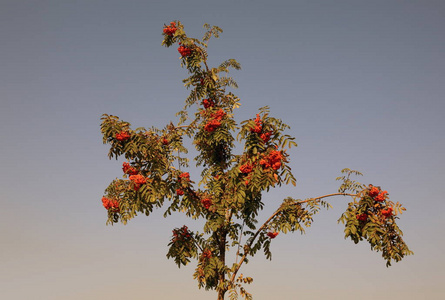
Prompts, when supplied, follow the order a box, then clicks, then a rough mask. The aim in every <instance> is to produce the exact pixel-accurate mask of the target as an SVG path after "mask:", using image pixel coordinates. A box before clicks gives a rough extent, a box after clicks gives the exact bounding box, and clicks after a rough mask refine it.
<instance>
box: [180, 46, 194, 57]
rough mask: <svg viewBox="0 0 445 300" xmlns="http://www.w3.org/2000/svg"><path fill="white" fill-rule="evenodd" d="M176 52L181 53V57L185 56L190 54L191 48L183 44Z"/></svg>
mask: <svg viewBox="0 0 445 300" xmlns="http://www.w3.org/2000/svg"><path fill="white" fill-rule="evenodd" d="M178 52H179V54H181V56H182V57H187V56H190V55H191V54H192V49H190V48H188V47H184V46H179V48H178Z"/></svg>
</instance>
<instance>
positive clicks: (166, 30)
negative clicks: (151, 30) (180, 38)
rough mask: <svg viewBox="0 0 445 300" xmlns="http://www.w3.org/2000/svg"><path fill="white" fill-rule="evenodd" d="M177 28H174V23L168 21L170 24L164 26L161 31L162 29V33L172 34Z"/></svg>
mask: <svg viewBox="0 0 445 300" xmlns="http://www.w3.org/2000/svg"><path fill="white" fill-rule="evenodd" d="M177 29H178V28H176V23H175V22H170V26H165V27H164V30H163V31H164V34H166V35H169V36H173V34H175V32H176V30H177Z"/></svg>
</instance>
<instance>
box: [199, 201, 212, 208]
mask: <svg viewBox="0 0 445 300" xmlns="http://www.w3.org/2000/svg"><path fill="white" fill-rule="evenodd" d="M201 204H202V206H204V207H205V208H206V209H209V208H210V206H212V204H213V202H212V200H211V199H210V198H203V199H201Z"/></svg>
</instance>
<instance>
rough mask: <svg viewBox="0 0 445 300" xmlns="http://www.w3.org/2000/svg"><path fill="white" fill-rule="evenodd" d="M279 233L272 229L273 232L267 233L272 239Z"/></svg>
mask: <svg viewBox="0 0 445 300" xmlns="http://www.w3.org/2000/svg"><path fill="white" fill-rule="evenodd" d="M278 233H279V232H276V231H274V232H272V231H271V232H268V233H267V236H268V237H270V238H271V239H274V238H276V237H277V235H278Z"/></svg>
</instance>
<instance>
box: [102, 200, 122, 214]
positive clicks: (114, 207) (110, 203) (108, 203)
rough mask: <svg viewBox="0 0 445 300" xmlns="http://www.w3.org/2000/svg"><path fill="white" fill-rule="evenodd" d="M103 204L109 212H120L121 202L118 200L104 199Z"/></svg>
mask: <svg viewBox="0 0 445 300" xmlns="http://www.w3.org/2000/svg"><path fill="white" fill-rule="evenodd" d="M102 204H103V206H104V207H105V209H107V210H111V211H114V212H118V211H119V202H118V201H117V200H113V199H109V198H106V197H102Z"/></svg>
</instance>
